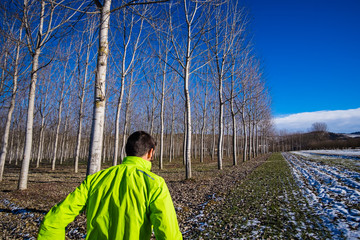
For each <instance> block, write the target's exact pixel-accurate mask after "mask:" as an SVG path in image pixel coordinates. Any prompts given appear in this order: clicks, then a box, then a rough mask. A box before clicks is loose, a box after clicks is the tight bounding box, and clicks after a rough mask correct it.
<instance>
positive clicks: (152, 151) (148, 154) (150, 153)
mask: <svg viewBox="0 0 360 240" xmlns="http://www.w3.org/2000/svg"><path fill="white" fill-rule="evenodd" d="M153 155H154V149H153V148H151V149H150V150H149V151H148V153H147V158H148V159H151V158H152V157H153Z"/></svg>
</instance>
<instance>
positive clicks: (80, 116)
mask: <svg viewBox="0 0 360 240" xmlns="http://www.w3.org/2000/svg"><path fill="white" fill-rule="evenodd" d="M90 39H91V37H89V41H90ZM90 45H91V44H90V42H89V43H88V45H87V49H86V63H85V73H84V81H83V85H82V91H81V96H80V109H79V122H78V132H77V140H76V148H75V161H74V171H75V173H77V172H78V170H79V156H80V147H81V135H82V134H81V133H82V119H83V117H84V116H83V108H84V98H85V89H86V83H87V77H88V76H87V75H88V70H89V58H90Z"/></svg>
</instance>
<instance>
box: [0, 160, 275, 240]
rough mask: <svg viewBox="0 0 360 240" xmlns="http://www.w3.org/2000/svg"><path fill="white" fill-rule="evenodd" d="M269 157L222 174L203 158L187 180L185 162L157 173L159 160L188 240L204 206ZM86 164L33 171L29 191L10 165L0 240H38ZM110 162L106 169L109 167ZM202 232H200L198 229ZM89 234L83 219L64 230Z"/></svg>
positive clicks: (1, 193)
mask: <svg viewBox="0 0 360 240" xmlns="http://www.w3.org/2000/svg"><path fill="white" fill-rule="evenodd" d="M268 156H269V155H266V156H261V157H258V158H256V159H252V160H251V161H247V162H242V161H241V159H239V164H238V165H237V166H233V165H232V161H231V160H230V159H224V162H223V170H222V171H219V170H218V169H217V161H216V160H214V161H211V160H210V159H205V162H204V163H200V162H199V161H196V160H193V161H192V170H193V171H192V175H193V177H192V179H190V180H184V179H185V171H184V167H183V164H182V159H176V160H175V161H173V162H171V163H169V162H165V163H164V169H163V170H159V168H158V166H157V163H156V161H155V162H154V163H153V167H152V171H153V172H154V173H156V174H158V175H160V176H162V177H163V178H164V179H165V181H166V183H167V185H168V188H169V190H170V193H171V196H172V199H173V202H174V206H175V209H176V212H177V216H178V220H179V225H180V230H181V231H182V232H183V235H184V238H192V236H193V234H194V233H195V232H200V230H201V225H202V223H200V222H198V221H197V216H199V215H200V214H201V212H202V211H203V209H204V207H205V205H208V206H210V205H215V204H218V203H220V202H221V199H223V197H224V196H226V195H227V193H228V192H229V191H230V190H231V189H232V188H233V187H234V185H236V184H237V182H239V181H241V180H242V179H244V178H245V177H246V176H247V175H249V174H250V173H251V172H252V171H253V170H254V169H256V168H257V167H258V166H260V165H261V164H263V163H264V162H265V161H266V160H267V158H268ZM85 164H86V163H85V162H84V163H82V165H80V166H79V173H78V174H75V173H74V172H73V166H72V163H70V162H65V163H63V164H62V165H57V166H56V170H54V171H52V170H51V164H50V163H43V164H42V166H41V167H40V168H35V167H34V166H31V167H30V173H29V182H28V189H27V190H23V191H19V190H17V183H18V177H19V173H20V166H16V165H6V166H5V173H4V179H3V181H2V182H1V183H0V219H1V220H0V233H1V234H0V239H36V236H37V232H38V229H39V226H40V223H41V221H42V218H43V217H44V215H45V214H46V213H47V212H48V211H49V209H50V208H51V207H52V206H53V205H55V204H56V203H58V202H60V201H61V200H62V199H64V198H65V197H66V196H67V194H69V193H70V192H72V191H73V190H74V189H75V188H76V187H77V186H78V185H79V184H80V183H81V182H82V180H83V179H84V178H85V173H86V165H85ZM109 164H110V162H108V163H105V164H103V166H102V168H103V169H104V168H106V167H109V166H110V165H109ZM199 229H200V230H199ZM85 234H86V218H85V215H84V214H81V215H79V216H78V217H77V218H76V219H75V221H74V222H73V223H71V224H70V225H69V226H68V228H67V231H66V235H67V237H68V238H69V239H82V238H84V237H85Z"/></svg>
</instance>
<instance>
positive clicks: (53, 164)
mask: <svg viewBox="0 0 360 240" xmlns="http://www.w3.org/2000/svg"><path fill="white" fill-rule="evenodd" d="M67 63H68V61H66V64H65V68H64V77H63V83H62V86H61V96H60V102H59V112H58V122H57V126H56V134H55V144H54V151H53V159H52V164H51V170H53V171H54V170H55V164H56V158H57V147H58V146H57V145H58V141H59V132H60V126H61V113H62V105H63V101H64V91H65V77H66V68H67Z"/></svg>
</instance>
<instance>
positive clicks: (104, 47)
mask: <svg viewBox="0 0 360 240" xmlns="http://www.w3.org/2000/svg"><path fill="white" fill-rule="evenodd" d="M110 6H111V0H104V4H103V6H102V7H101V8H100V10H101V16H100V30H99V49H98V59H97V68H96V79H95V89H94V90H95V99H94V110H93V120H92V127H91V137H90V147H89V159H88V167H87V175H89V174H93V173H96V172H98V171H99V170H100V169H101V154H102V146H103V135H104V134H103V132H104V117H105V104H106V97H105V82H106V68H107V60H108V54H109V43H108V33H109V24H110Z"/></svg>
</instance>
